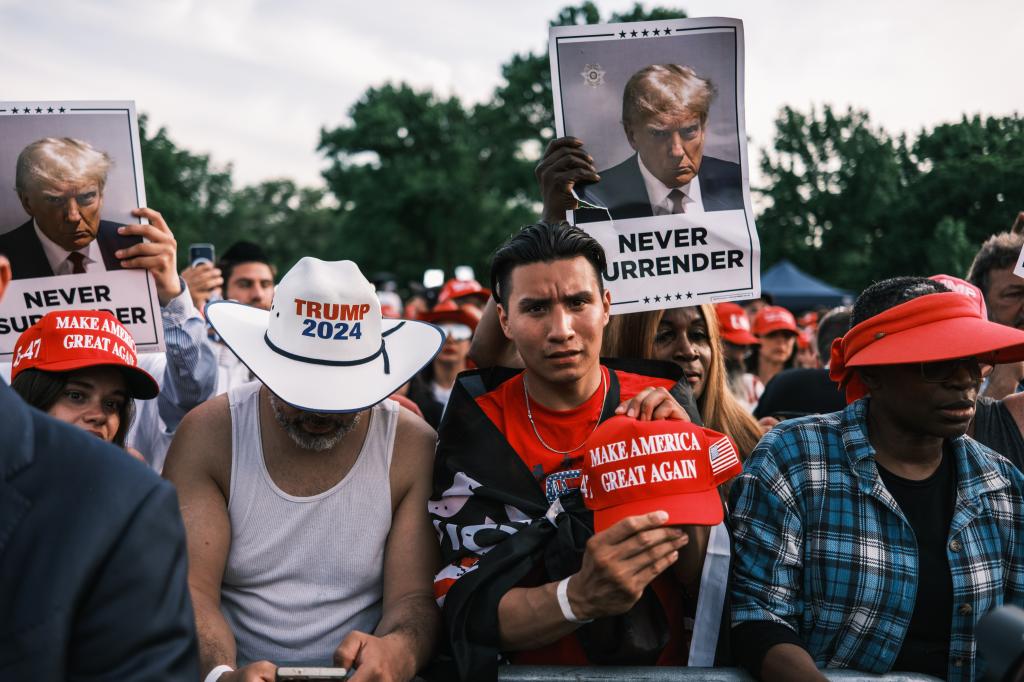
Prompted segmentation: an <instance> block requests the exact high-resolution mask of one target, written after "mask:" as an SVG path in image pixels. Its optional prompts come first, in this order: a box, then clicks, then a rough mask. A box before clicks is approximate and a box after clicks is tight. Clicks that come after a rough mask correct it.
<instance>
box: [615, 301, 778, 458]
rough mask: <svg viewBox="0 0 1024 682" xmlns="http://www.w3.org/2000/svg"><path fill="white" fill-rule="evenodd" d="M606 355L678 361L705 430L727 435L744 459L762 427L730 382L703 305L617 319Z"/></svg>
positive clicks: (710, 311) (710, 312) (713, 322)
mask: <svg viewBox="0 0 1024 682" xmlns="http://www.w3.org/2000/svg"><path fill="white" fill-rule="evenodd" d="M602 351H603V354H604V355H607V356H610V357H620V358H643V359H651V360H666V361H669V362H675V363H676V364H678V365H679V366H680V367H682V368H683V372H684V373H685V375H686V380H687V382H689V384H690V388H691V390H692V391H693V397H694V399H695V400H696V401H697V407H698V409H699V410H700V414H701V417H702V418H703V419H704V425H705V426H706V427H708V428H709V429H714V430H715V431H719V432H721V433H725V434H728V435H729V436H731V437H732V439H733V440H734V441H735V442H736V445H737V447H738V448H739V450H740V455H741V457H743V458H744V459H745V458H746V457H747V455H749V454H750V453H751V451H753V449H754V447H755V446H756V445H757V442H758V440H760V438H761V428H760V427H759V426H758V425H757V422H756V421H755V420H754V418H753V417H752V416H750V413H749V412H747V410H746V409H745V408H744V407H743V406H742V405H741V404H740V403H739V401H737V400H736V398H735V397H734V396H733V394H732V392H731V391H730V390H729V387H728V385H727V383H726V376H725V358H724V356H723V353H722V338H721V333H720V330H719V327H718V316H717V315H716V314H715V309H714V306H712V305H710V304H704V305H699V306H687V307H682V308H669V309H667V310H652V311H650V312H643V313H628V314H624V315H615V316H613V317H612V320H611V322H610V323H609V324H608V326H607V327H606V328H605V337H604V343H603V345H602Z"/></svg>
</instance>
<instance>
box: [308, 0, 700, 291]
mask: <svg viewBox="0 0 1024 682" xmlns="http://www.w3.org/2000/svg"><path fill="white" fill-rule="evenodd" d="M683 16H685V14H683V13H682V12H679V11H675V10H668V9H653V10H651V11H646V10H644V9H643V7H642V6H641V5H639V4H637V5H635V6H634V7H633V8H632V9H631V10H630V11H629V12H627V13H625V14H613V15H611V16H610V17H609V18H608V19H609V21H640V20H647V19H651V20H660V19H669V18H677V17H683ZM601 20H602V18H601V16H600V13H599V12H598V10H597V7H596V6H595V5H594V4H593V3H591V2H584V3H582V4H580V5H578V6H572V7H566V8H565V9H563V10H561V11H560V12H559V13H558V15H557V16H556V17H555V19H554V20H553V21H552V24H553V25H568V24H587V23H600V22H601ZM502 76H503V83H502V84H501V85H499V86H498V87H497V88H496V90H495V92H494V94H493V95H492V97H491V99H490V100H488V101H486V102H483V103H481V104H478V105H476V106H473V107H467V106H464V105H463V104H462V103H461V102H460V101H459V99H458V98H456V97H449V98H442V97H438V96H437V95H435V94H434V93H432V92H429V91H426V92H416V91H414V90H413V89H411V88H410V87H409V86H407V85H404V84H400V85H391V84H389V85H385V86H383V87H378V88H371V89H370V90H368V91H367V92H366V94H365V95H364V96H363V98H362V99H360V100H359V102H357V103H356V104H355V105H354V106H353V107H352V109H351V110H350V112H349V117H348V118H349V120H348V121H347V122H345V123H343V124H341V125H339V126H337V127H335V128H333V129H329V130H328V129H324V130H322V131H321V136H320V151H322V152H323V153H324V154H325V156H326V157H327V159H328V160H329V162H330V164H331V165H330V167H329V168H328V169H327V171H325V173H324V177H325V179H326V180H327V185H328V187H329V188H330V189H331V191H332V192H333V194H334V195H335V196H336V197H337V199H338V201H339V203H340V205H341V210H342V211H343V212H344V213H345V214H346V224H345V227H344V228H343V240H344V243H345V248H346V249H347V250H348V252H349V253H350V254H351V257H352V258H354V259H356V260H357V261H358V262H359V263H360V264H361V265H363V266H364V268H366V269H368V270H370V271H373V270H391V271H394V272H396V273H398V274H400V275H402V276H405V277H409V278H414V277H418V275H419V274H420V273H422V271H423V269H424V268H425V267H441V268H444V269H445V271H446V272H448V273H449V274H450V273H451V272H452V270H453V269H454V266H456V265H459V264H463V263H466V264H470V265H473V266H474V268H475V269H476V271H477V272H478V273H483V272H486V270H487V261H488V258H489V256H490V253H491V252H492V251H493V250H494V249H495V248H496V247H497V246H498V245H499V244H500V243H501V241H502V240H503V239H504V238H505V237H507V236H508V235H509V234H510V233H512V232H513V231H514V230H515V229H516V228H517V227H519V226H521V225H523V224H526V223H529V222H532V221H533V220H535V219H536V218H537V215H538V213H539V208H540V207H539V205H538V203H537V201H538V196H537V195H538V191H537V187H536V181H535V180H534V177H533V167H534V165H535V164H536V162H537V159H538V158H539V157H540V154H541V151H542V150H543V148H544V145H546V144H547V142H548V141H549V140H550V139H551V138H552V137H553V136H554V111H553V103H552V98H551V97H552V96H551V72H550V67H549V63H548V56H547V53H546V52H542V53H532V52H530V53H525V54H518V55H514V56H513V57H512V58H511V60H510V61H509V62H508V63H507V64H505V65H504V66H503V67H502Z"/></svg>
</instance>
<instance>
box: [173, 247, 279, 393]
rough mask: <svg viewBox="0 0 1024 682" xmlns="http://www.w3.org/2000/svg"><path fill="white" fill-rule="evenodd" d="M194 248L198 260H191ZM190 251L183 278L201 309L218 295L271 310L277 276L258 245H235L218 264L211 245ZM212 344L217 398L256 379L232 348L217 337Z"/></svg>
mask: <svg viewBox="0 0 1024 682" xmlns="http://www.w3.org/2000/svg"><path fill="white" fill-rule="evenodd" d="M202 247H209V252H208V253H204V249H203V248H202ZM193 249H194V250H195V251H194V255H195V256H196V258H192V255H193ZM189 252H190V257H189V260H190V261H191V265H190V266H189V267H188V268H186V269H185V270H183V271H182V273H181V277H182V279H184V280H185V281H186V282H188V287H189V292H190V293H191V294H192V301H193V303H195V306H196V307H197V308H198V309H199V310H203V309H205V307H206V304H207V303H209V302H210V301H211V300H214V299H215V298H217V297H218V296H219V298H222V299H224V300H228V301H237V302H239V303H242V304H244V305H249V306H253V307H254V308H260V309H262V310H269V309H270V302H271V300H272V299H273V297H274V279H275V276H276V274H277V273H276V271H275V270H274V266H273V264H271V262H270V257H269V256H268V255H267V253H266V252H265V251H264V250H263V248H262V247H260V246H259V244H254V243H253V242H247V241H240V242H235V243H234V244H232V245H231V246H230V247H229V248H228V250H227V251H225V252H224V255H223V256H222V257H221V259H220V262H219V263H217V264H216V265H214V262H213V261H214V258H213V245H212V244H193V245H192V247H190V249H189ZM209 343H210V347H211V349H212V350H213V353H214V355H215V356H216V358H217V389H216V395H220V394H221V393H226V392H227V391H230V390H231V389H232V388H233V387H235V386H238V385H240V384H245V383H248V382H250V381H252V380H253V379H254V377H253V374H252V372H251V371H249V368H248V367H246V366H245V365H244V364H243V363H242V361H241V360H239V359H238V357H237V356H236V355H235V354H234V353H233V352H231V349H230V348H228V347H227V346H226V345H225V344H223V343H221V342H220V341H219V340H218V339H217V338H215V337H210V340H209Z"/></svg>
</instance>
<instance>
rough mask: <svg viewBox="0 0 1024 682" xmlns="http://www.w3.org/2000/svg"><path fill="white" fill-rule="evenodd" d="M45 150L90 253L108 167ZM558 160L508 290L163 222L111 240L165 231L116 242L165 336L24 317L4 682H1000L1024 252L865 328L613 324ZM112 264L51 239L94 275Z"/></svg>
mask: <svg viewBox="0 0 1024 682" xmlns="http://www.w3.org/2000/svg"><path fill="white" fill-rule="evenodd" d="M701 125H702V124H701ZM51 146H59V143H54V144H53V145H51ZM41 148H42V149H43V150H46V149H47V145H42V146H41ZM37 151H38V150H34V151H32V152H30V153H29V156H28V158H27V159H26V160H25V164H24V166H25V174H24V180H23V181H22V180H21V179H20V180H19V183H22V184H20V185H19V191H23V192H24V193H25V195H26V197H33V196H36V194H40V193H41V194H40V196H42V195H45V196H47V197H51V198H53V197H57V199H58V201H49V202H46V204H45V205H46V211H47V213H46V214H44V213H43V212H41V211H40V212H37V213H30V215H31V216H32V221H34V222H33V223H31V225H32V226H34V227H33V229H35V228H36V227H37V228H39V229H40V232H41V233H42V234H44V235H49V234H50V232H51V231H56V232H60V231H61V230H64V231H65V232H67V233H68V234H78V232H80V231H81V230H82V229H86V228H83V227H81V224H83V223H82V221H83V211H82V210H81V208H80V207H79V206H78V204H79V203H82V202H81V197H83V196H85V195H84V194H83V193H82V192H81V191H80V190H79V189H77V188H78V187H80V186H84V185H90V186H94V187H98V190H97V191H98V193H99V194H98V196H97V197H94V200H99V199H101V198H102V191H103V184H104V182H105V172H106V171H105V168H103V167H102V164H100V165H99V166H97V165H96V164H92V165H90V163H89V161H90V159H92V158H93V156H94V155H91V153H90V150H88V149H81V148H76V149H63V148H62V149H61V150H60V151H61V154H62V155H63V156H64V157H67V156H68V155H69V154H70V155H78V156H77V157H76V158H78V159H79V161H80V163H76V164H73V168H74V169H77V170H78V171H81V172H82V176H81V177H77V176H73V175H71V176H69V175H68V173H69V172H71V171H68V170H67V169H64V170H61V172H62V173H64V175H61V176H60V177H58V178H57V179H54V177H55V173H56V172H57V171H55V170H54V169H53V168H52V167H50V166H48V165H47V164H48V161H47V159H48V158H49V157H48V156H47V155H46V154H36V152H37ZM696 163H697V165H699V164H700V160H699V159H697V162H696ZM58 170H60V169H58ZM76 172H77V171H76ZM537 175H538V181H539V183H540V194H541V196H542V197H543V200H544V213H543V215H542V219H541V221H540V222H538V223H536V224H532V225H529V226H526V227H524V228H522V229H521V230H519V231H517V232H515V233H514V234H512V235H511V236H510V237H509V239H508V240H507V241H506V242H504V243H503V244H500V245H495V246H496V247H497V248H496V250H495V252H494V256H493V259H492V262H491V271H490V281H489V288H486V287H484V286H482V285H481V284H479V283H478V282H477V281H476V280H474V279H471V278H461V279H460V278H454V279H451V280H449V281H448V282H446V283H445V284H444V285H443V287H441V288H439V290H436V291H432V292H429V295H428V296H414V297H411V298H410V300H409V301H407V302H403V301H402V300H401V298H400V297H399V296H398V294H397V292H396V291H395V287H393V286H391V285H389V284H387V283H383V282H379V281H378V282H371V281H370V280H369V279H368V278H367V277H366V276H365V275H364V273H363V272H361V271H360V269H359V267H358V265H357V264H356V263H353V262H351V261H337V262H326V261H322V260H319V259H317V258H316V257H315V254H311V255H310V256H307V257H305V258H303V259H301V260H300V261H299V262H298V263H297V264H295V265H294V266H293V267H291V268H290V269H289V270H288V271H287V272H285V273H284V274H283V275H282V276H280V277H278V273H277V271H276V270H275V267H274V265H273V264H272V259H271V258H270V257H269V256H268V254H266V253H265V252H264V251H263V249H262V248H261V247H260V246H259V245H257V244H252V243H248V242H240V243H237V244H234V245H232V246H231V248H229V249H228V250H227V251H226V252H225V253H224V254H223V256H222V257H221V259H220V261H219V262H218V263H210V262H199V263H194V264H190V266H189V267H188V268H186V269H184V270H182V271H181V272H179V271H178V269H177V245H176V243H175V240H174V237H173V232H172V229H171V227H170V226H168V225H167V223H166V221H164V219H163V218H162V217H161V216H160V214H159V213H157V212H156V211H154V210H152V209H148V208H140V209H139V210H138V211H137V212H136V215H137V216H139V217H145V218H147V219H148V220H149V224H148V225H128V226H120V227H117V226H114V227H113V228H111V229H114V230H116V231H117V232H118V234H121V235H123V236H126V237H144V238H145V241H138V240H135V241H133V242H130V243H129V242H126V243H125V244H123V245H121V246H120V247H119V248H118V249H117V250H116V251H115V252H114V256H113V257H114V258H116V259H117V266H118V267H122V268H144V269H146V270H148V271H149V272H150V273H151V274H152V277H153V281H154V282H155V286H156V289H157V292H158V298H159V302H160V306H161V321H162V324H163V328H164V335H165V339H166V347H167V350H166V352H165V353H160V354H139V353H137V352H136V348H135V343H134V341H133V339H132V335H131V333H130V332H129V330H128V329H127V328H126V327H125V326H124V325H123V324H122V323H121V322H119V321H118V319H116V318H115V317H114V316H112V315H111V314H109V313H107V312H103V311H100V310H75V311H56V312H51V313H49V314H47V315H46V316H44V317H43V318H42V319H40V320H39V321H38V322H36V323H35V324H33V325H32V326H31V327H29V328H28V329H27V330H25V331H24V332H22V333H21V335H20V337H19V339H18V341H17V344H16V346H15V350H14V354H13V362H12V365H11V369H10V378H11V382H10V386H7V385H6V384H2V383H0V437H2V438H3V439H4V441H5V445H4V447H3V448H2V449H0V471H2V475H3V483H2V487H0V509H2V513H0V585H2V587H0V613H3V614H4V615H5V625H4V631H5V632H7V633H9V634H8V635H5V637H4V640H3V642H0V651H2V652H4V653H3V655H0V672H2V675H0V676H3V677H4V678H5V679H65V678H74V679H80V678H87V677H95V678H104V679H183V680H184V679H189V680H204V681H205V682H214V681H215V680H221V681H222V682H230V681H231V680H267V681H272V680H275V679H276V675H277V673H278V670H279V669H280V668H281V667H282V666H288V665H325V666H330V665H334V666H338V667H343V668H351V669H354V674H353V676H352V677H351V679H353V680H356V681H357V682H364V681H369V680H411V679H414V678H417V676H419V677H420V678H422V679H428V680H433V679H436V680H454V679H460V680H488V679H492V680H493V679H496V677H497V675H498V670H499V667H500V666H502V665H516V664H545V665H575V666H581V665H620V666H645V665H671V666H687V665H688V666H700V667H713V666H742V667H744V668H746V669H747V670H749V671H750V672H751V673H752V674H754V675H755V676H757V677H759V678H761V679H766V680H796V679H800V680H814V679H824V673H823V670H826V669H829V668H849V669H855V670H860V671H864V672H869V673H885V672H889V671H906V672H918V673H924V674H930V675H934V676H936V677H939V678H946V679H975V678H977V677H978V676H980V675H981V674H982V671H983V670H984V669H985V666H986V661H985V660H984V659H983V658H981V657H980V656H979V654H978V642H977V640H976V636H975V630H976V626H977V624H978V621H979V620H980V619H981V618H982V617H984V616H985V615H986V614H987V613H988V612H990V611H992V610H993V609H995V608H997V607H1000V606H1002V605H1004V604H1011V605H1018V606H1024V474H1022V473H1021V467H1022V466H1024V402H1022V401H1024V397H1022V395H1024V279H1022V278H1020V277H1018V276H1016V275H1015V274H1014V273H1013V268H1014V266H1015V264H1016V262H1017V259H1018V258H1019V254H1020V253H1021V249H1022V247H1024V237H1022V236H1021V235H1020V234H1016V233H1000V234H997V235H994V236H993V237H992V238H991V239H989V240H988V241H987V242H985V244H983V245H982V246H981V248H980V250H979V252H978V254H977V257H976V258H975V260H974V263H973V264H972V266H971V268H970V271H969V272H967V273H964V274H965V279H960V278H958V277H955V276H951V275H948V274H939V275H934V276H931V277H919V276H898V277H893V278H891V279H886V280H883V281H880V282H876V283H875V284H873V285H871V286H869V287H868V288H867V289H865V290H864V291H863V292H861V294H860V295H859V296H858V297H857V300H856V302H855V304H854V305H853V306H852V308H850V307H838V308H834V309H831V310H817V311H790V310H787V309H786V308H784V307H781V306H777V305H773V304H772V302H771V301H770V300H768V297H764V298H762V299H758V300H756V301H747V302H743V303H734V302H726V303H719V304H717V305H711V304H703V305H695V306H685V307H675V308H666V309H662V310H655V311H650V312H642V313H629V314H621V315H612V314H611V302H612V301H611V294H610V293H609V291H608V290H607V289H605V287H604V283H603V281H602V276H601V275H602V273H603V272H605V270H606V260H605V253H604V250H603V249H602V247H601V245H600V244H599V243H598V242H597V241H595V240H594V239H593V238H592V237H591V236H589V235H588V234H587V233H586V232H585V231H583V230H582V229H579V228H577V227H574V226H571V225H569V224H568V223H566V222H564V221H563V220H562V219H561V218H562V217H563V216H564V214H565V212H566V211H567V210H572V209H574V208H576V207H577V204H576V198H575V196H574V195H573V192H572V188H573V185H574V184H575V183H576V182H580V181H583V180H590V179H592V176H594V175H596V170H595V169H594V168H593V166H592V163H591V161H590V160H589V156H587V155H586V153H585V151H584V148H583V146H582V143H581V142H580V141H578V140H573V139H568V138H566V139H561V140H556V141H555V142H553V143H552V144H551V145H550V146H549V148H548V151H547V152H546V154H545V156H544V158H543V159H542V161H541V163H540V164H539V166H538V171H537ZM68 187H71V189H68ZM64 195H67V196H66V197H65V198H64V199H63V204H62V207H63V208H61V207H60V206H58V204H61V201H60V199H61V197H64ZM25 206H26V210H29V208H32V210H35V206H36V203H33V201H29V200H26V201H25ZM55 207H56V208H55ZM58 209H59V210H58ZM48 221H49V222H48ZM44 223H45V224H46V225H45V227H46V228H47V229H46V230H43V229H42V228H43V227H44ZM97 225H98V223H97ZM86 227H88V226H86ZM76 230H78V232H76ZM92 234H93V236H94V237H95V234H96V230H93V232H92ZM2 245H3V242H0V248H2ZM65 247H66V248H65ZM89 248H90V246H89V244H88V243H87V244H84V245H77V244H73V243H65V245H64V246H59V245H56V246H55V247H54V250H53V253H57V251H56V249H63V250H64V252H65V255H63V256H62V257H61V258H63V259H64V260H66V261H67V267H68V268H82V269H83V270H84V271H88V269H89V268H90V267H93V266H94V265H98V264H99V261H100V259H99V258H94V259H92V260H88V261H86V260H84V259H83V258H82V257H75V254H80V252H82V251H88V249H89ZM9 255H11V257H13V258H14V259H15V260H14V262H13V263H12V262H11V261H10V260H8V258H6V257H4V255H3V254H0V296H2V294H3V290H4V288H5V287H6V286H7V284H8V282H9V281H10V279H11V276H12V269H13V270H18V269H19V268H24V267H26V265H25V264H23V263H19V262H18V261H17V255H16V254H9ZM58 256H60V254H58ZM61 258H58V259H57V261H55V262H56V263H57V266H58V268H59V267H64V265H62V263H63V260H61ZM52 271H53V272H57V268H53V269H52ZM925 274H927V273H925ZM794 312H797V313H805V314H802V315H800V317H799V318H798V317H796V316H795V315H794ZM158 474H160V476H158Z"/></svg>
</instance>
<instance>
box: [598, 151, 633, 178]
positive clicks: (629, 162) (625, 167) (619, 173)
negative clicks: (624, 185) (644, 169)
mask: <svg viewBox="0 0 1024 682" xmlns="http://www.w3.org/2000/svg"><path fill="white" fill-rule="evenodd" d="M639 172H640V165H639V162H638V161H637V155H636V154H635V153H634V154H632V155H630V156H628V157H626V159H625V160H624V161H620V162H619V163H617V164H615V165H614V166H612V167H611V168H606V169H604V170H603V171H600V172H599V173H598V175H600V176H601V180H603V181H604V180H608V179H612V180H615V179H617V178H620V177H623V176H630V175H634V174H636V173H639Z"/></svg>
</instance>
